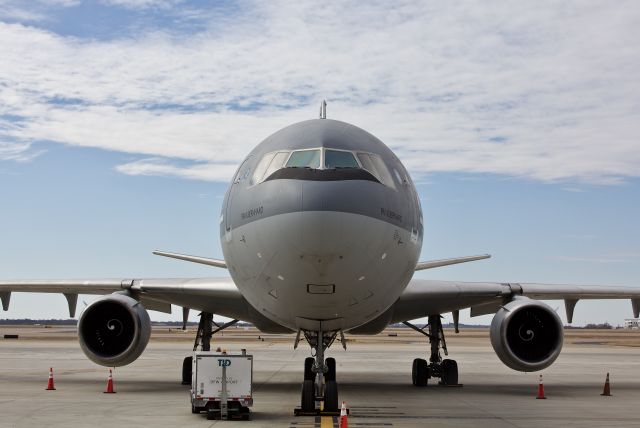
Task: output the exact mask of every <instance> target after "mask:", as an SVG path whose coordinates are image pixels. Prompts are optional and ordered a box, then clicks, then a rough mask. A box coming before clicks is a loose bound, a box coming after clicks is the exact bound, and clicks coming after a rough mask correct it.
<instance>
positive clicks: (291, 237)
mask: <svg viewBox="0 0 640 428" xmlns="http://www.w3.org/2000/svg"><path fill="white" fill-rule="evenodd" d="M422 236H423V227H422V211H421V208H420V202H419V200H418V195H417V192H416V190H415V187H414V185H413V182H412V181H411V178H410V177H409V174H408V173H407V171H406V169H405V168H404V166H403V165H402V163H401V162H400V161H399V160H398V158H397V157H396V156H395V155H394V154H393V152H392V151H391V150H390V149H389V148H388V147H387V146H385V145H384V144H383V143H382V142H381V141H380V140H378V139H377V138H376V137H374V136H373V135H371V134H369V133H367V132H366V131H364V130H362V129H360V128H357V127H355V126H353V125H349V124H347V123H344V122H339V121H334V120H328V119H317V120H309V121H305V122H300V123H297V124H294V125H291V126H289V127H286V128H284V129H282V130H280V131H278V132H276V133H275V134H273V135H271V136H270V137H268V138H267V139H265V140H264V141H263V142H262V143H260V144H259V145H258V146H257V147H256V148H255V149H254V150H253V151H252V152H251V153H250V154H249V155H248V156H247V158H246V159H245V160H244V161H243V162H242V164H241V166H240V167H239V169H238V171H237V173H236V174H235V176H234V178H233V181H232V183H231V185H230V187H229V189H228V191H227V193H226V196H225V200H224V204H223V212H222V215H221V217H220V241H221V243H222V250H223V253H224V257H225V260H226V262H227V264H228V267H229V272H230V274H231V276H232V278H233V280H234V282H235V283H236V285H237V287H238V288H239V289H240V291H241V292H242V294H243V295H244V297H245V298H246V299H247V301H248V302H249V303H250V304H251V305H252V306H253V307H254V308H255V309H256V310H258V311H259V312H260V313H261V314H263V315H264V316H266V317H267V318H269V319H271V320H272V321H274V322H276V323H278V324H280V325H283V326H286V327H288V328H290V329H292V330H297V329H299V328H302V329H306V330H313V331H317V330H324V331H329V330H339V329H342V330H345V331H347V330H349V329H352V328H354V327H357V326H360V325H362V324H365V323H367V322H368V321H371V320H372V319H374V318H376V317H378V316H380V315H381V314H383V313H384V312H385V311H386V310H387V309H388V308H389V307H390V306H391V305H392V304H393V303H394V302H395V301H396V299H397V298H398V297H399V296H400V294H401V293H402V291H403V290H404V288H405V287H406V285H407V284H408V282H409V280H410V279H411V277H412V275H413V272H414V268H415V266H416V263H417V261H418V257H419V255H420V249H421V246H422Z"/></svg>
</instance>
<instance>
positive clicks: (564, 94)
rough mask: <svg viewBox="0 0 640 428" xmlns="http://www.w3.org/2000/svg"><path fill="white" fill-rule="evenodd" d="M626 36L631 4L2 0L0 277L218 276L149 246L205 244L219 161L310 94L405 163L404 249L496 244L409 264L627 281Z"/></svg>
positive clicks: (604, 315)
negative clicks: (486, 256)
mask: <svg viewBox="0 0 640 428" xmlns="http://www.w3.org/2000/svg"><path fill="white" fill-rule="evenodd" d="M638 40H640V3H638V2H635V1H618V2H616V3H615V4H612V3H611V2H608V1H569V0H567V1H538V2H525V3H523V2H508V1H504V2H501V1H487V2H465V1H462V2H431V1H396V2H383V1H375V0H372V1H368V2H358V1H353V2H349V1H345V2H317V1H295V2H293V1H290V2H287V1H269V2H254V1H240V2H235V1H216V2H210V1H204V0H202V1H187V0H184V1H180V0H94V1H85V0H33V1H30V2H24V1H19V0H0V57H1V58H2V60H1V61H0V278H2V279H19V278H22V279H37V278H101V277H122V278H131V277H136V278H144V277H192V276H193V277H201V276H226V272H225V271H224V270H220V269H215V268H207V267H204V266H198V265H194V264H190V263H185V262H180V261H175V260H169V259H164V258H160V257H157V256H153V255H151V251H153V250H155V249H162V250H167V251H176V252H184V253H189V254H198V255H203V256H210V257H221V256H222V253H221V249H220V245H219V238H218V230H217V224H218V222H217V219H218V218H219V214H220V208H221V203H222V199H223V196H224V192H225V190H226V187H227V183H228V181H229V179H230V177H231V176H232V174H233V172H234V171H235V169H236V168H237V165H238V164H239V163H240V162H241V161H242V159H243V158H244V156H245V155H246V154H247V153H248V152H249V151H250V150H251V149H252V148H253V147H254V146H255V145H257V144H258V143H259V142H260V141H262V140H263V139H264V138H266V137H267V136H269V135H270V134H272V133H273V132H275V131H277V130H278V129H280V128H282V127H284V126H287V125H289V124H291V123H294V122H298V121H301V120H306V119H312V118H316V117H317V115H318V107H319V105H320V102H321V101H322V100H323V99H326V100H327V102H328V108H327V110H328V113H327V115H328V117H329V118H332V119H338V120H342V121H346V122H349V123H352V124H354V125H357V126H359V127H362V128H364V129H366V130H367V131H369V132H371V133H373V134H374V135H376V136H377V137H378V138H380V139H382V140H383V141H384V142H385V143H386V144H387V145H388V146H389V147H391V148H392V149H393V150H394V151H395V152H396V154H397V155H398V157H399V158H400V159H401V160H402V161H403V163H404V164H405V165H406V166H407V168H408V169H409V171H410V173H411V175H412V177H413V179H414V181H415V182H416V183H417V187H418V191H419V194H420V197H421V200H422V205H423V209H424V217H425V241H424V246H423V249H422V256H421V260H427V259H438V258H447V257H455V256H462V255H471V254H479V253H490V254H492V255H493V258H492V259H490V260H485V261H479V262H474V263H470V264H465V265H459V266H452V267H445V268H441V269H436V270H430V271H425V272H420V273H418V274H416V277H420V278H432V279H444V280H465V281H467V280H468V281H500V282H549V283H576V284H603V285H628V286H636V287H640V227H639V225H638V219H639V218H640V140H639V136H640V132H639V131H640V49H639V48H638V43H637V42H638ZM92 299H93V297H91V296H82V297H81V300H82V301H84V302H86V303H89V302H90V301H91V300H92ZM550 304H551V305H552V307H553V308H554V309H556V308H558V312H559V313H561V314H562V316H563V318H564V315H563V314H564V305H563V304H562V302H561V301H556V302H551V303H550ZM82 306H83V304H82V303H81V304H80V307H82ZM67 316H68V313H67V309H66V302H65V300H64V297H62V296H61V295H27V294H22V293H14V294H13V295H12V299H11V308H10V310H9V311H8V312H4V313H2V314H0V317H6V318H24V317H31V318H65V317H67ZM151 316H152V319H155V320H167V319H174V320H179V319H181V311H180V310H179V308H174V313H173V314H172V315H164V314H159V313H157V312H152V313H151ZM631 316H632V313H631V304H630V302H628V301H615V302H611V301H596V302H584V301H583V302H580V303H578V306H577V308H576V311H575V316H574V324H576V325H583V324H585V323H590V322H609V323H611V324H614V325H617V324H622V322H623V320H624V319H625V318H630V317H631ZM447 318H448V319H450V316H447ZM192 319H195V317H194V316H193V315H192ZM461 320H462V321H463V322H472V323H489V322H490V320H491V318H490V317H479V318H473V319H469V317H468V311H464V312H463V313H462V314H461Z"/></svg>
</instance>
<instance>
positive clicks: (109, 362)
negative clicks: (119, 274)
mask: <svg viewBox="0 0 640 428" xmlns="http://www.w3.org/2000/svg"><path fill="white" fill-rule="evenodd" d="M150 335H151V320H150V319H149V314H148V313H147V311H146V310H145V308H144V307H143V306H142V305H141V304H140V302H138V301H137V300H135V299H134V298H132V297H130V296H127V295H124V294H118V293H114V294H111V295H109V296H105V297H103V298H101V299H98V300H96V301H95V302H93V303H92V304H91V305H89V306H88V307H87V308H86V309H85V310H84V312H82V315H81V316H80V320H79V321H78V338H79V340H80V347H81V348H82V351H83V352H84V353H85V354H86V355H87V357H89V359H90V360H92V361H93V362H95V363H97V364H100V365H103V366H107V367H118V366H125V365H127V364H130V363H132V362H133V361H135V360H136V359H137V358H138V357H139V356H140V354H142V351H144V349H145V348H146V346H147V343H148V342H149V336H150Z"/></svg>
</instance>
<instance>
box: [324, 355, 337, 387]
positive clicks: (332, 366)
mask: <svg viewBox="0 0 640 428" xmlns="http://www.w3.org/2000/svg"><path fill="white" fill-rule="evenodd" d="M325 363H326V364H327V367H328V369H329V370H327V372H326V373H325V374H324V381H325V383H326V382H331V381H333V382H335V381H336V359H335V358H333V357H329V358H327V359H326V360H325Z"/></svg>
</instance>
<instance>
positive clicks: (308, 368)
mask: <svg viewBox="0 0 640 428" xmlns="http://www.w3.org/2000/svg"><path fill="white" fill-rule="evenodd" d="M314 362H315V360H314V359H313V357H307V358H305V359H304V380H310V381H313V380H314V379H315V378H316V374H315V373H314V372H313V370H312V367H313V363H314Z"/></svg>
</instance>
